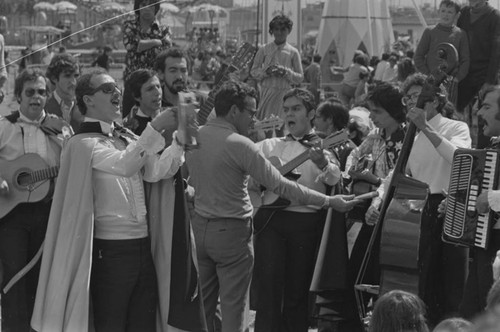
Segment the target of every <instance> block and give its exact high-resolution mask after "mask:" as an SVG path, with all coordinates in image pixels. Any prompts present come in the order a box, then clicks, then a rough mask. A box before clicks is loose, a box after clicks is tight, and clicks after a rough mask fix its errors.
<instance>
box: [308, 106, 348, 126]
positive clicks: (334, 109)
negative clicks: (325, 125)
mask: <svg viewBox="0 0 500 332" xmlns="http://www.w3.org/2000/svg"><path fill="white" fill-rule="evenodd" d="M316 114H317V115H316V116H318V115H319V116H320V117H322V118H323V119H325V120H326V119H332V124H333V127H334V128H335V129H336V130H342V129H344V128H346V127H347V124H348V123H349V110H348V109H347V107H345V106H344V105H343V104H342V103H336V102H331V101H324V102H322V103H321V104H319V106H318V109H317V110H316Z"/></svg>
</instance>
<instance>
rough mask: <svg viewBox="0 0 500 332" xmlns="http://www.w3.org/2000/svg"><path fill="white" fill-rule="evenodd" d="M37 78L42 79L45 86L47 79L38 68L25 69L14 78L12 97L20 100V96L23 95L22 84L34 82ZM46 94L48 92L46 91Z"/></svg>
mask: <svg viewBox="0 0 500 332" xmlns="http://www.w3.org/2000/svg"><path fill="white" fill-rule="evenodd" d="M39 77H43V79H44V81H45V84H47V79H46V78H45V75H44V74H43V72H42V70H41V69H40V68H27V69H25V70H23V71H22V72H21V74H19V76H17V77H16V80H15V83H14V96H16V98H21V94H22V93H23V89H24V83H26V82H35V81H36V80H38V78H39ZM47 92H48V91H47Z"/></svg>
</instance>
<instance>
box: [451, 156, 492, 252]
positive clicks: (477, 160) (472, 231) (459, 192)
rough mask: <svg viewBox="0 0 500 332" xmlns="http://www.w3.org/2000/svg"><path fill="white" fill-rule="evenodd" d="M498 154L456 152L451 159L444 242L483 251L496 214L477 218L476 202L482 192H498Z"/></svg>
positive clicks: (479, 215) (478, 214)
mask: <svg viewBox="0 0 500 332" xmlns="http://www.w3.org/2000/svg"><path fill="white" fill-rule="evenodd" d="M498 165H499V154H498V150H474V149H458V150H457V151H455V154H454V156H453V165H452V169H451V177H450V186H449V188H448V200H447V205H446V214H445V219H444V224H443V234H442V239H443V241H444V242H447V243H452V244H456V245H461V246H467V247H472V246H476V247H479V248H483V249H486V248H487V247H488V238H489V232H490V230H491V227H492V226H493V224H494V223H495V217H496V214H495V212H493V211H491V210H490V211H489V212H488V213H486V214H480V213H478V212H477V210H476V200H477V197H478V196H479V195H480V194H481V192H482V191H483V190H491V189H497V183H498V171H497V167H498Z"/></svg>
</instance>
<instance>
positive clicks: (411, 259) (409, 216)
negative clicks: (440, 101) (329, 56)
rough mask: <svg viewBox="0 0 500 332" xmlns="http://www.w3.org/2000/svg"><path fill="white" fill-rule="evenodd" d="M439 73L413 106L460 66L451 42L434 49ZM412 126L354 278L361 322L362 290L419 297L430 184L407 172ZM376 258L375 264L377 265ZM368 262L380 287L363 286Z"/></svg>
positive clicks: (363, 311)
mask: <svg viewBox="0 0 500 332" xmlns="http://www.w3.org/2000/svg"><path fill="white" fill-rule="evenodd" d="M437 57H438V58H439V59H440V67H439V69H438V70H437V71H436V72H434V73H432V75H429V76H428V78H427V81H426V82H425V84H424V86H423V88H422V91H421V93H420V95H419V97H418V99H417V104H416V106H417V107H418V108H423V107H424V105H425V102H426V101H427V100H429V97H431V98H432V96H434V95H435V94H436V92H437V91H438V89H439V85H440V84H441V83H443V82H444V81H445V80H446V79H447V78H448V75H449V74H450V73H451V72H453V70H454V69H455V68H456V66H457V64H458V53H457V50H456V49H455V47H454V46H453V45H451V44H449V43H441V44H439V45H438V51H437ZM416 129H417V128H416V126H415V124H413V123H410V124H409V126H408V129H407V132H406V135H405V138H404V141H403V147H402V149H401V151H400V153H399V157H398V161H397V163H396V166H395V167H394V170H393V175H392V178H391V181H390V185H389V187H388V188H387V193H386V196H385V198H384V202H383V204H382V207H381V209H380V215H379V219H378V222H377V224H376V225H375V227H374V229H373V233H372V236H371V238H370V242H369V243H368V249H367V250H366V252H365V256H364V259H363V262H362V264H361V268H360V270H359V273H358V277H357V278H356V283H355V284H356V285H355V290H356V291H355V293H356V301H357V304H358V310H359V315H360V318H361V320H362V321H363V320H365V319H366V317H367V312H366V307H365V305H364V301H365V298H364V294H363V293H364V292H365V291H366V290H369V292H371V293H372V294H373V293H378V295H379V296H380V295H383V294H385V293H387V292H389V291H391V290H394V289H400V290H404V291H407V292H410V293H413V294H417V295H419V296H422V291H423V288H422V287H421V278H422V275H421V272H422V270H423V263H424V262H423V261H422V260H421V259H420V258H421V250H423V248H424V247H425V246H426V244H425V243H423V242H422V241H421V240H422V238H421V235H422V233H425V232H426V231H427V230H426V229H423V227H422V220H425V218H427V217H428V196H429V193H430V191H429V186H428V185H427V184H426V183H424V182H421V181H418V180H416V179H414V178H411V177H409V176H407V175H406V174H405V169H406V164H407V161H408V157H409V155H410V151H411V148H412V146H413V141H414V138H415V134H416ZM378 244H380V256H379V257H374V256H373V255H372V250H373V249H375V248H376V247H375V246H377V245H378ZM377 259H378V261H377ZM369 264H375V266H379V267H380V285H379V286H378V287H377V286H376V285H367V284H366V283H365V273H366V269H367V266H368V265H369Z"/></svg>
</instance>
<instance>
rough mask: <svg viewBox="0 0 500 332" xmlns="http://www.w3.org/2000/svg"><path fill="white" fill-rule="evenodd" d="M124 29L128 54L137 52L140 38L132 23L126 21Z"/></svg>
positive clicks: (124, 42) (124, 40) (124, 41)
mask: <svg viewBox="0 0 500 332" xmlns="http://www.w3.org/2000/svg"><path fill="white" fill-rule="evenodd" d="M123 25H124V28H123V45H124V46H125V49H126V50H127V52H137V47H138V46H139V41H140V38H139V36H138V35H137V34H136V33H135V31H134V29H133V28H132V21H126V22H125V23H124V24H123Z"/></svg>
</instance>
